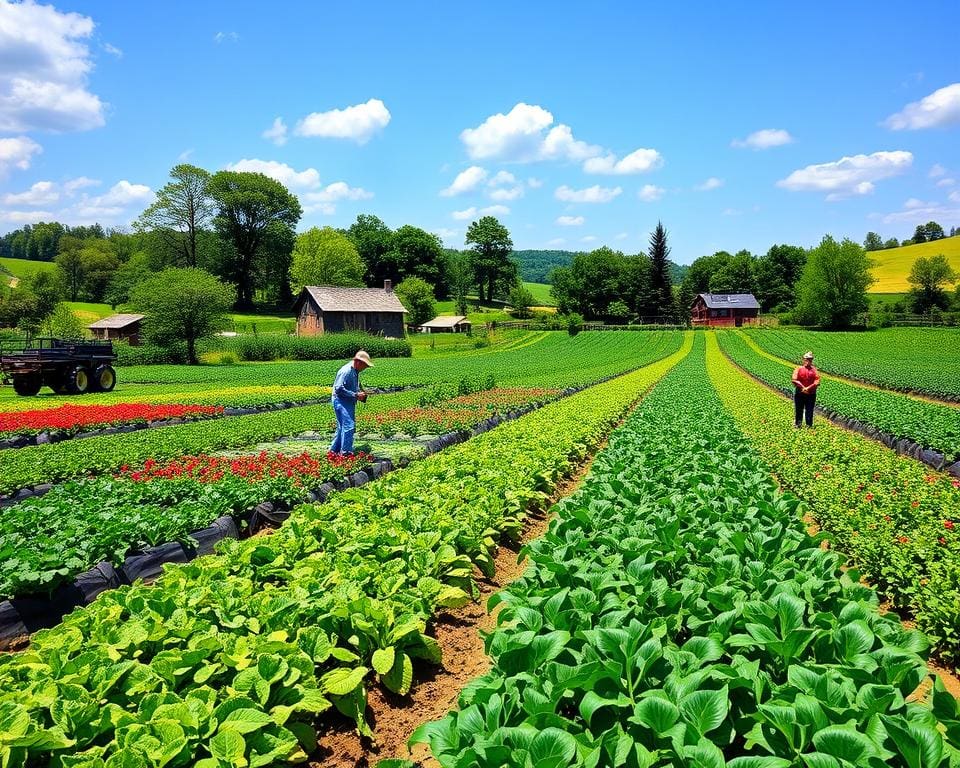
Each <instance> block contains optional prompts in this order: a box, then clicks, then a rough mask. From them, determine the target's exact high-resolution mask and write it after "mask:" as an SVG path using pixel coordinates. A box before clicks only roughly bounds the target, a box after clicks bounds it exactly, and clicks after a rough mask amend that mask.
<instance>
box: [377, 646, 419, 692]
mask: <svg viewBox="0 0 960 768" xmlns="http://www.w3.org/2000/svg"><path fill="white" fill-rule="evenodd" d="M381 680H382V682H383V684H384V685H385V686H387V688H389V689H390V690H391V691H393V692H394V693H399V694H400V695H401V696H405V695H406V694H407V693H408V692H409V690H410V686H411V685H413V661H412V660H411V659H410V656H408V655H407V654H406V653H401V654H400V655H399V656H398V657H397V658H396V659H394V662H393V667H392V668H391V669H390V671H389V672H388V673H387V674H386V675H384V676H383V677H382V678H381Z"/></svg>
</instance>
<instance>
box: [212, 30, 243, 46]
mask: <svg viewBox="0 0 960 768" xmlns="http://www.w3.org/2000/svg"><path fill="white" fill-rule="evenodd" d="M239 40H240V35H238V34H237V33H236V32H217V34H215V35H214V36H213V42H215V43H216V44H217V45H220V43H224V42H226V43H236V42H238V41H239Z"/></svg>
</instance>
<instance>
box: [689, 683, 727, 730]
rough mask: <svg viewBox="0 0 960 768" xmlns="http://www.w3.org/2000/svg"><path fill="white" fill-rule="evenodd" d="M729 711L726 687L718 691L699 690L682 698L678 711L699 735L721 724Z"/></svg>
mask: <svg viewBox="0 0 960 768" xmlns="http://www.w3.org/2000/svg"><path fill="white" fill-rule="evenodd" d="M729 709H730V699H729V694H728V691H727V688H726V686H724V687H723V688H721V689H720V690H719V691H706V690H700V691H695V692H694V693H691V694H690V695H688V696H686V697H684V699H683V700H682V701H681V702H680V711H681V713H682V714H683V719H684V720H686V721H687V722H688V723H689V724H690V725H691V726H692V727H693V728H694V729H695V730H696V732H697V733H698V734H699V735H700V736H703V735H705V734H708V733H710V731H712V730H714V729H715V728H718V727H719V726H720V723H722V722H723V720H724V718H725V717H726V716H727V712H728V710H729Z"/></svg>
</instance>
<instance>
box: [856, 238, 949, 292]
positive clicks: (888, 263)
mask: <svg viewBox="0 0 960 768" xmlns="http://www.w3.org/2000/svg"><path fill="white" fill-rule="evenodd" d="M938 253H942V254H943V255H944V256H946V257H947V261H949V262H950V266H951V267H953V270H954V271H955V272H957V273H958V274H960V237H947V238H944V239H943V240H934V241H933V242H932V243H918V244H917V245H905V246H903V247H901V248H890V249H889V250H884V251H870V253H868V254H867V255H868V256H869V257H870V259H871V260H872V261H873V267H871V269H870V273H871V274H872V275H873V277H874V278H875V279H876V282H875V283H874V284H873V285H871V286H870V292H871V293H906V292H907V291H909V290H910V283H908V282H907V275H909V274H910V267H911V266H912V265H913V262H914V261H916V260H917V259H919V258H920V257H921V256H936V255H937V254H938Z"/></svg>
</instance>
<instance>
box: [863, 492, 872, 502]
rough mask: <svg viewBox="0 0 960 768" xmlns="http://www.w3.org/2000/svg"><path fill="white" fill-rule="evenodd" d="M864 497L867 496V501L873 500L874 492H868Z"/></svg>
mask: <svg viewBox="0 0 960 768" xmlns="http://www.w3.org/2000/svg"><path fill="white" fill-rule="evenodd" d="M863 498H865V499H866V500H867V501H873V494H872V493H868V494H867V495H866V496H864V497H863Z"/></svg>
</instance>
